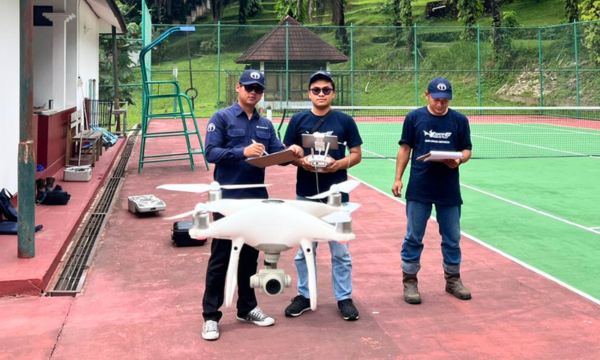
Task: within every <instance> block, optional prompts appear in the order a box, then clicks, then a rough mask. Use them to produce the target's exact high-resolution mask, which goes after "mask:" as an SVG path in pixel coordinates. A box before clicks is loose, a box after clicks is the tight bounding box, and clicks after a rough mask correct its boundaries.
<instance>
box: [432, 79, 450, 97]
mask: <svg viewBox="0 0 600 360" xmlns="http://www.w3.org/2000/svg"><path fill="white" fill-rule="evenodd" d="M427 92H428V93H429V95H431V97H432V98H434V99H439V98H444V99H448V100H452V85H451V84H450V81H448V80H446V79H444V78H443V77H437V78H435V79H433V80H431V82H430V83H429V86H427Z"/></svg>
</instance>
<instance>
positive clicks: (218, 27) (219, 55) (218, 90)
mask: <svg viewBox="0 0 600 360" xmlns="http://www.w3.org/2000/svg"><path fill="white" fill-rule="evenodd" d="M217 110H221V21H219V22H217Z"/></svg>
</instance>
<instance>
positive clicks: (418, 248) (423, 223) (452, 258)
mask: <svg viewBox="0 0 600 360" xmlns="http://www.w3.org/2000/svg"><path fill="white" fill-rule="evenodd" d="M431 208H432V204H431V203H422V202H418V201H407V202H406V219H407V225H406V230H407V234H406V237H405V238H404V242H403V243H402V252H401V256H402V271H404V272H405V273H407V274H416V273H418V272H419V270H420V269H421V263H420V261H421V253H422V252H423V236H425V228H426V227H427V220H429V217H430V216H431ZM435 211H436V213H437V222H438V224H439V231H440V235H441V236H442V256H443V258H444V264H443V266H444V271H445V272H447V273H449V274H459V273H460V261H461V251H460V205H455V206H442V205H437V204H436V205H435Z"/></svg>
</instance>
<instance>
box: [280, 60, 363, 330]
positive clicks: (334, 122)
mask: <svg viewBox="0 0 600 360" xmlns="http://www.w3.org/2000/svg"><path fill="white" fill-rule="evenodd" d="M308 88H309V89H308V96H309V97H310V100H311V102H312V105H313V106H312V109H311V110H307V111H303V112H300V113H298V114H295V115H294V116H292V119H291V120H290V124H289V125H288V128H287V130H286V132H285V137H284V139H283V143H284V144H285V145H287V146H291V145H292V144H296V145H299V146H302V134H309V133H312V132H317V131H318V132H320V133H327V134H331V135H335V136H337V139H338V142H339V144H338V148H337V150H329V153H328V155H329V157H330V160H331V161H330V162H329V165H327V167H325V168H322V169H321V171H319V172H316V170H317V169H316V168H315V167H313V166H312V165H311V164H310V162H309V161H308V159H307V156H308V155H310V149H308V148H304V155H305V157H304V158H302V159H297V160H295V161H294V162H293V164H294V165H295V166H297V167H298V172H297V176H296V196H297V199H299V200H308V199H307V198H306V197H308V196H313V195H316V194H318V193H322V192H325V191H327V190H329V188H330V187H331V185H333V184H338V183H340V182H343V181H346V180H347V179H348V174H347V171H346V169H349V168H350V167H352V166H354V165H356V164H358V163H359V162H360V161H361V159H362V150H361V145H362V139H361V137H360V135H359V133H358V127H357V126H356V123H355V122H354V119H353V118H352V117H351V116H350V115H347V114H344V113H342V112H339V111H335V110H332V109H331V103H332V101H333V99H334V97H335V84H334V82H333V78H332V77H331V74H329V73H328V72H325V71H319V72H316V73H314V74H312V75H311V77H310V79H309V81H308ZM322 120H323V121H322ZM317 124H320V126H319V127H318V129H315V128H316V126H317ZM346 148H348V152H349V154H348V155H346ZM316 201H319V200H316ZM342 201H343V202H347V201H348V194H345V193H342ZM328 244H329V250H330V252H331V263H332V266H331V278H332V279H331V281H332V283H333V292H334V295H335V299H336V300H337V303H338V308H339V309H340V311H341V313H342V318H343V319H344V320H350V321H351V320H358V318H359V313H358V310H357V309H356V307H355V306H354V303H353V302H352V297H351V296H352V259H351V258H350V251H349V248H348V244H340V243H338V242H337V241H330V242H329V243H328ZM316 250H317V243H314V245H313V254H314V256H316ZM294 261H295V263H296V269H297V270H298V296H296V297H294V298H293V299H292V303H291V304H290V305H289V306H288V307H287V308H286V309H285V316H288V317H297V316H300V315H302V313H304V312H305V311H308V310H310V296H311V294H310V293H309V290H308V269H307V266H306V258H305V257H304V251H303V250H302V249H299V251H298V253H297V254H296V258H295V259H294Z"/></svg>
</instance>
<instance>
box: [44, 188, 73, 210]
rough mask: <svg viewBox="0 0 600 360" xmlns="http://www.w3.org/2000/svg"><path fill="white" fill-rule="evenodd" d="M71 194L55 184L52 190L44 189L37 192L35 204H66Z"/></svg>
mask: <svg viewBox="0 0 600 360" xmlns="http://www.w3.org/2000/svg"><path fill="white" fill-rule="evenodd" d="M70 199H71V194H69V193H68V192H66V191H63V189H62V186H60V185H56V186H55V187H54V190H52V191H44V192H43V193H39V194H38V199H37V200H36V203H37V204H42V205H67V203H68V202H69V200H70Z"/></svg>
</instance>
